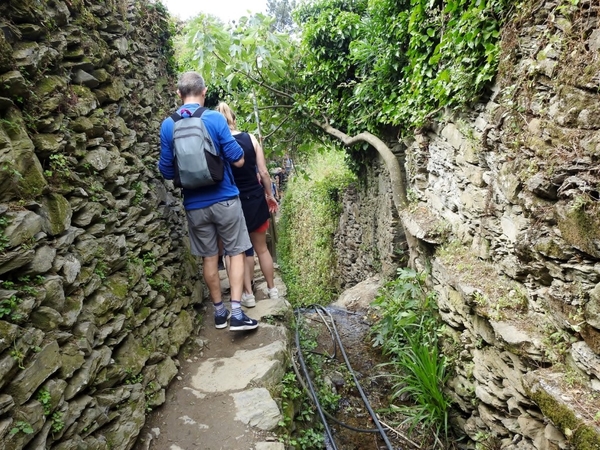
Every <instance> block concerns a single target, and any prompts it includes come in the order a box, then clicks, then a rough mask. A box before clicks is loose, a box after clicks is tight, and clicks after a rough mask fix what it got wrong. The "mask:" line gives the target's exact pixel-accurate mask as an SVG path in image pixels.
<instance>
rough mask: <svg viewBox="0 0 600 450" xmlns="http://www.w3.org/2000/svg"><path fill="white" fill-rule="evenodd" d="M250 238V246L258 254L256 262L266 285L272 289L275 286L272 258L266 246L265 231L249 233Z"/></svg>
mask: <svg viewBox="0 0 600 450" xmlns="http://www.w3.org/2000/svg"><path fill="white" fill-rule="evenodd" d="M250 240H251V241H252V246H253V247H254V251H255V252H256V255H257V256H258V264H259V265H260V270H261V271H262V273H263V275H264V276H265V280H266V281H267V287H268V288H269V289H272V288H273V287H275V281H274V270H273V258H272V257H271V253H269V249H268V248H267V233H266V232H264V231H263V232H253V233H250Z"/></svg>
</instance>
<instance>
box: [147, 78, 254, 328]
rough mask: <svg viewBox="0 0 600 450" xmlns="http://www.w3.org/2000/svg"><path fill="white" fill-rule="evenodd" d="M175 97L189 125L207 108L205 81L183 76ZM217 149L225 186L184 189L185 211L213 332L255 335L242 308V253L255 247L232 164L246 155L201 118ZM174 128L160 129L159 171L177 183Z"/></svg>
mask: <svg viewBox="0 0 600 450" xmlns="http://www.w3.org/2000/svg"><path fill="white" fill-rule="evenodd" d="M177 87H178V89H177V94H178V95H179V96H180V97H181V100H182V103H183V105H182V106H181V107H180V108H179V109H178V110H177V112H178V113H179V115H180V116H181V117H183V119H182V120H185V118H186V117H190V116H191V115H192V114H194V112H195V111H196V109H198V108H201V107H203V105H204V100H205V99H206V90H207V89H206V85H205V84H204V79H203V78H202V77H201V76H200V75H199V74H197V73H196V72H186V73H184V74H183V75H181V77H180V79H179V83H178V85H177ZM202 122H203V123H204V125H205V126H206V129H207V130H208V133H209V134H210V136H211V138H212V140H213V143H214V145H215V147H216V149H217V150H218V151H219V154H220V155H221V157H222V158H223V160H224V161H225V173H224V176H223V181H221V182H218V183H216V184H213V185H210V186H203V187H200V188H197V189H182V193H183V205H184V207H185V210H186V216H187V221H188V230H189V236H190V242H191V251H192V254H194V255H198V256H202V258H203V272H204V281H205V282H206V285H207V286H208V289H209V291H210V296H211V299H212V302H213V305H214V309H215V327H217V328H226V327H227V322H228V321H229V329H230V330H231V331H240V330H252V329H255V328H256V327H258V322H257V321H256V320H253V319H251V318H249V317H248V316H246V314H244V312H243V311H242V308H241V299H242V287H243V281H244V262H245V255H244V251H246V250H247V249H249V248H250V247H252V244H251V242H250V238H249V236H248V230H247V228H246V222H245V220H244V214H243V212H242V207H241V203H240V200H239V190H238V188H237V187H236V185H235V183H234V181H233V175H232V173H231V167H230V166H229V164H232V165H233V166H235V167H241V166H243V165H244V152H243V150H242V148H241V147H240V146H239V144H238V143H237V141H236V140H235V138H234V137H233V136H232V135H231V132H230V131H229V127H228V125H227V121H226V120H225V118H224V117H223V116H222V115H221V114H220V113H218V112H216V111H211V110H206V111H205V112H204V113H203V114H202ZM174 124H175V122H174V121H173V119H172V118H171V117H168V118H166V119H165V120H164V121H163V122H162V125H161V128H160V159H159V161H158V168H159V170H160V172H161V173H162V175H163V177H164V178H166V179H168V180H172V179H174V178H175V165H174V156H173V155H174V154H173V128H174ZM218 237H220V238H221V240H222V241H223V247H224V249H225V252H226V253H227V254H228V255H230V256H231V264H230V268H229V283H230V286H231V312H229V310H227V308H226V307H225V305H224V304H223V301H222V298H221V283H220V279H219V270H218V258H219V256H218V255H219V248H218V244H217V238H218Z"/></svg>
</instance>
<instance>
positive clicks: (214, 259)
mask: <svg viewBox="0 0 600 450" xmlns="http://www.w3.org/2000/svg"><path fill="white" fill-rule="evenodd" d="M218 261H219V255H215V256H205V257H204V258H203V261H202V267H203V269H202V271H203V273H204V281H205V282H206V286H208V290H209V292H210V299H211V300H212V302H213V303H219V302H220V301H221V280H220V279H219V263H218Z"/></svg>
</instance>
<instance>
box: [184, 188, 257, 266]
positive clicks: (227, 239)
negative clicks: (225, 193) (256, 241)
mask: <svg viewBox="0 0 600 450" xmlns="http://www.w3.org/2000/svg"><path fill="white" fill-rule="evenodd" d="M186 216H187V221H188V232H189V235H190V244H191V250H192V254H193V255H198V256H216V255H218V254H219V247H218V244H217V237H220V238H221V240H222V241H223V249H224V251H225V253H226V254H228V255H232V256H235V255H239V254H240V253H243V252H245V251H246V250H248V249H249V248H250V247H252V243H251V242H250V237H249V236H248V229H247V228H246V221H245V220H244V213H243V212H242V205H241V202H240V199H239V198H238V197H235V198H232V199H230V200H225V201H223V202H218V203H215V204H214V205H211V206H208V207H206V208H202V209H192V210H190V211H186Z"/></svg>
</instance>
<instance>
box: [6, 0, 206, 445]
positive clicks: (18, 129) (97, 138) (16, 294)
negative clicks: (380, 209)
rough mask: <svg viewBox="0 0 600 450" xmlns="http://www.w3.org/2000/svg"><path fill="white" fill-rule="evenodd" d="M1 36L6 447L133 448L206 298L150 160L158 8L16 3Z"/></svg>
mask: <svg viewBox="0 0 600 450" xmlns="http://www.w3.org/2000/svg"><path fill="white" fill-rule="evenodd" d="M0 30H1V31H2V32H0V448H2V449H11V450H12V449H22V448H30V449H34V448H35V449H41V448H53V449H63V450H66V449H76V448H86V449H109V448H110V449H127V448H131V447H132V446H133V444H134V442H135V439H136V436H137V434H138V432H139V430H140V428H141V427H142V425H143V423H144V420H145V414H146V412H147V411H148V410H149V409H151V408H152V407H154V406H156V405H159V404H161V403H162V402H164V399H165V386H167V385H168V383H169V382H170V380H171V379H172V378H173V377H174V376H175V374H176V373H177V361H176V359H175V356H176V355H177V354H178V352H179V350H180V348H181V346H182V344H183V343H184V342H185V341H186V339H187V337H188V336H189V335H190V333H191V331H192V329H193V328H194V326H195V325H196V323H197V322H196V313H195V312H194V309H193V308H192V305H193V304H194V303H197V302H199V301H200V300H201V298H200V297H201V295H200V293H201V285H200V283H199V281H198V278H197V273H196V268H195V264H194V261H193V259H192V258H191V257H190V256H189V252H188V250H187V249H186V247H185V245H184V243H183V242H182V239H181V238H182V236H183V235H184V234H185V232H184V228H183V224H184V221H183V218H182V214H181V211H180V210H179V209H178V207H177V206H175V205H176V204H177V201H176V198H175V197H174V196H173V195H172V194H170V191H169V190H168V189H167V188H166V187H165V185H163V183H162V181H161V180H160V177H159V176H158V174H157V171H156V168H155V166H156V161H157V156H158V139H157V138H158V136H157V133H158V128H159V125H160V121H161V120H162V118H163V117H165V115H166V113H167V111H168V109H170V108H173V107H174V106H175V99H174V95H173V94H174V93H173V92H172V86H173V85H174V80H173V79H172V77H171V75H170V69H169V67H168V66H167V61H168V59H169V55H170V51H171V49H172V47H170V44H169V34H168V32H167V31H166V30H168V23H167V19H166V13H165V12H164V10H162V8H161V7H160V5H158V6H157V5H155V4H153V3H149V2H146V1H135V2H133V1H131V2H129V1H126V0H112V1H110V0H107V1H103V2H96V1H94V2H92V1H87V0H73V1H62V0H48V1H37V0H18V1H17V0H9V1H3V2H2V3H1V4H0ZM175 286H176V287H177V288H176V289H175Z"/></svg>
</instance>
